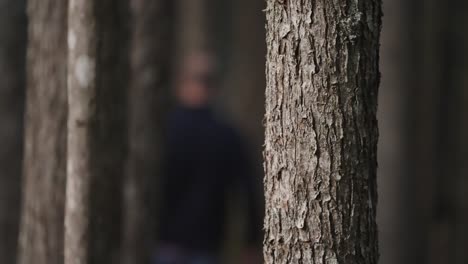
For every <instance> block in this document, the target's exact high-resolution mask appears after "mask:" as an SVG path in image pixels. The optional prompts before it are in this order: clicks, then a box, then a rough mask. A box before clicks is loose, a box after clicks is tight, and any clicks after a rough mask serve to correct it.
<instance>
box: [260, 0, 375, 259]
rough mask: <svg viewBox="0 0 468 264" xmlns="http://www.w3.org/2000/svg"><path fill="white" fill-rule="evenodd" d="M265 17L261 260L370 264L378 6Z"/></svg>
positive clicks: (344, 5) (322, 5)
mask: <svg viewBox="0 0 468 264" xmlns="http://www.w3.org/2000/svg"><path fill="white" fill-rule="evenodd" d="M266 12H267V37H266V40H267V47H268V52H267V70H266V76H267V88H266V116H265V120H266V132H265V133H266V142H265V151H264V158H265V172H266V176H265V196H266V217H265V240H264V257H265V262H266V263H268V264H272V263H346V264H351V263H360V264H363V263H366V264H376V263H377V260H378V246H377V244H378V243H377V226H376V221H375V217H376V201H377V193H376V192H377V187H376V167H377V160H376V148H377V138H378V131H377V121H376V108H377V92H378V85H379V70H378V51H379V34H380V28H381V3H380V1H379V0H353V1H339V0H335V1H317V0H306V1H299V0H288V1H283V0H269V1H268V2H267V10H266Z"/></svg>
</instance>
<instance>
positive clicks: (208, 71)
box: [176, 52, 217, 108]
mask: <svg viewBox="0 0 468 264" xmlns="http://www.w3.org/2000/svg"><path fill="white" fill-rule="evenodd" d="M216 71H217V67H216V62H215V59H214V56H213V55H211V54H210V53H207V52H197V53H193V54H192V55H190V56H188V57H187V58H186V59H185V60H184V62H183V64H182V67H180V70H179V73H178V76H177V87H176V89H177V90H176V96H177V100H178V102H179V103H180V104H181V105H183V106H186V107H190V108H202V107H206V106H208V105H209V104H210V102H211V100H212V97H213V92H214V91H213V90H214V89H215V87H214V86H215V85H216Z"/></svg>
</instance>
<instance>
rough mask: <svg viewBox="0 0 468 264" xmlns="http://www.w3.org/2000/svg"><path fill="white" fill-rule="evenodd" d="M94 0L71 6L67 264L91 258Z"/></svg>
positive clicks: (74, 0) (74, 2)
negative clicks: (90, 207)
mask: <svg viewBox="0 0 468 264" xmlns="http://www.w3.org/2000/svg"><path fill="white" fill-rule="evenodd" d="M95 11H96V10H95V4H94V3H93V1H91V0H88V1H81V0H70V1H69V7H68V25H69V27H68V106H69V110H68V130H67V131H68V143H67V145H68V154H67V189H66V207H65V264H85V263H88V258H89V255H90V253H89V246H88V244H89V242H90V236H91V234H90V209H89V206H90V203H91V201H90V194H91V190H90V189H91V187H90V186H91V180H92V179H91V177H92V176H93V175H92V174H93V172H92V167H91V166H92V160H91V159H92V149H91V148H92V146H91V145H92V143H93V142H92V130H93V122H94V121H95V119H96V93H97V91H96V90H97V86H96V84H97V81H96V71H97V69H96V68H97V67H96V65H97V57H96V55H97V29H96V22H97V21H96V20H97V19H96V13H95Z"/></svg>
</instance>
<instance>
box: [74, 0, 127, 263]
mask: <svg viewBox="0 0 468 264" xmlns="http://www.w3.org/2000/svg"><path fill="white" fill-rule="evenodd" d="M126 10H127V7H126V6H125V1H112V0H102V1H97V2H95V1H76V0H72V1H70V5H69V30H68V50H69V62H68V63H69V71H68V91H69V119H68V155H67V160H68V161H67V166H68V167H67V168H68V169H67V179H68V181H67V204H66V215H65V230H66V232H65V261H66V263H67V264H69V263H115V262H117V260H118V255H117V251H118V248H119V246H120V222H121V221H120V213H121V210H120V204H121V188H122V175H123V162H124V153H125V147H126V140H125V130H124V128H125V125H126V124H125V121H126V118H125V111H126V108H125V105H126V104H125V100H124V99H125V87H126V81H127V78H126V73H127V66H128V65H127V58H126V50H127V44H126V41H125V40H126V39H127V35H126V33H127V30H126V27H125V19H126V12H125V11H126Z"/></svg>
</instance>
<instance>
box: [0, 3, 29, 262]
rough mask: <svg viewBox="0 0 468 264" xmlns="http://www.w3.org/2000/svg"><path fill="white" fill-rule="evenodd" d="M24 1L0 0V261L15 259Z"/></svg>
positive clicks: (19, 162)
mask: <svg viewBox="0 0 468 264" xmlns="http://www.w3.org/2000/svg"><path fill="white" fill-rule="evenodd" d="M25 55H26V4H25V2H24V1H22V0H20V1H18V0H1V1H0V79H1V82H0V146H2V147H1V150H0V234H1V235H0V263H16V252H17V245H18V229H19V218H20V207H21V206H20V205H21V204H20V197H21V192H20V189H21V161H22V157H23V156H22V153H23V149H22V147H23V144H22V143H23V116H24V110H23V109H24V91H25V87H24V86H25V81H24V79H25V69H24V66H25Z"/></svg>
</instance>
